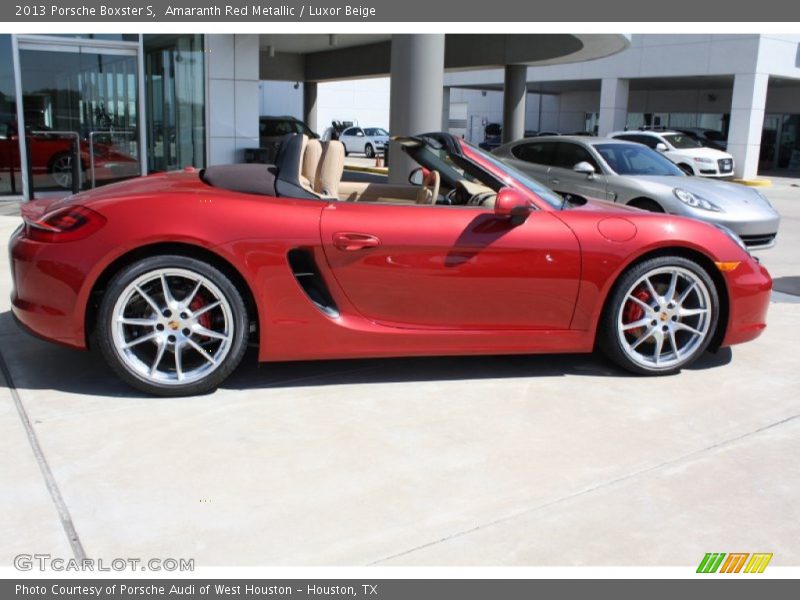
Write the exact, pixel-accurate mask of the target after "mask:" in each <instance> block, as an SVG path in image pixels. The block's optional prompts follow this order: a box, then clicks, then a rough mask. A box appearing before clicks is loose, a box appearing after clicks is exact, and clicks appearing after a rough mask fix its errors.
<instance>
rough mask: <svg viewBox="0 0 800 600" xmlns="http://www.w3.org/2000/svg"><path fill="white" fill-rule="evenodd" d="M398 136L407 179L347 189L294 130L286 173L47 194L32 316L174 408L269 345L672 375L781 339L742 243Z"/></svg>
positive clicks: (169, 178) (40, 328) (28, 286)
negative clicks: (248, 353) (583, 355)
mask: <svg viewBox="0 0 800 600" xmlns="http://www.w3.org/2000/svg"><path fill="white" fill-rule="evenodd" d="M396 143H397V144H398V145H399V146H400V147H401V148H402V150H403V151H404V152H405V153H406V154H407V155H408V157H410V158H411V159H413V160H414V161H415V162H416V163H418V165H419V168H418V169H417V170H415V171H413V172H412V173H411V175H410V177H409V183H408V184H402V185H397V184H389V183H357V182H348V181H342V172H343V163H344V149H343V148H342V145H341V143H339V142H336V141H331V142H326V143H321V142H319V141H318V140H310V141H309V140H308V139H307V138H306V137H304V136H302V135H293V136H290V137H288V138H287V139H286V140H285V141H284V142H283V144H282V146H281V149H280V151H279V153H278V156H277V158H276V160H275V164H274V165H257V164H240V165H226V166H214V167H209V168H207V169H205V170H201V171H195V170H192V169H189V170H186V171H184V172H178V173H169V174H160V175H152V176H149V177H143V178H139V179H135V180H131V181H127V182H124V183H119V184H114V185H110V186H106V187H104V188H102V189H97V190H93V191H89V192H84V193H81V194H78V195H75V196H72V197H69V198H67V199H65V200H62V201H56V202H53V201H49V202H48V201H46V200H39V201H34V202H31V203H29V204H28V205H26V206H25V207H24V209H23V217H24V225H23V226H22V227H20V229H19V230H18V231H17V232H15V233H14V235H13V237H12V239H11V242H10V250H11V260H12V273H13V276H14V284H15V287H14V292H13V298H12V301H13V312H14V314H15V316H16V318H17V319H18V321H19V322H20V323H21V324H22V325H23V326H24V327H25V328H27V329H29V330H30V331H32V332H34V333H36V334H38V335H40V336H42V337H44V338H46V339H48V340H52V341H56V342H60V343H63V344H66V345H69V346H72V347H75V348H88V347H90V346H95V347H98V348H99V349H100V350H101V351H102V353H103V355H104V356H105V358H106V359H107V360H108V362H109V364H110V365H111V366H112V367H113V369H114V370H115V371H116V372H117V373H118V374H119V376H120V377H122V378H123V379H124V380H125V381H127V382H128V383H130V384H131V385H133V386H135V387H137V388H139V389H141V390H145V391H147V392H150V393H153V394H162V395H184V394H196V393H203V392H207V391H209V390H212V389H214V388H215V387H216V386H218V385H219V384H220V383H221V382H222V381H223V380H224V379H225V378H226V377H227V376H228V375H229V374H230V373H231V372H232V371H233V370H234V369H235V368H236V366H237V364H238V363H239V362H240V361H241V359H242V356H243V354H244V352H245V348H246V346H247V345H248V342H252V343H257V344H258V346H259V351H258V357H259V359H260V360H262V361H287V360H309V359H326V358H351V357H390V356H412V355H416V356H419V355H464V354H529V353H565V352H590V351H592V350H593V349H595V348H600V349H601V350H603V351H604V352H605V353H606V354H607V355H608V356H609V357H610V358H611V359H612V360H613V361H615V362H616V363H618V364H619V365H621V366H622V367H624V368H626V369H628V370H630V371H633V372H635V373H640V374H653V375H657V374H667V373H674V372H676V371H678V370H680V369H681V368H682V367H685V366H687V365H689V364H690V363H691V362H692V361H694V360H695V359H697V358H698V356H700V355H701V354H702V353H703V352H705V351H706V350H707V349H716V348H719V347H721V346H728V345H731V344H737V343H740V342H745V341H748V340H752V339H753V338H755V337H756V336H758V335H759V334H760V333H761V331H762V330H763V329H764V327H765V318H766V312H767V306H768V304H769V295H770V289H771V285H772V282H771V279H770V277H769V274H768V273H767V271H766V270H765V269H764V268H763V267H762V266H761V265H759V264H758V262H757V261H756V260H755V259H754V258H752V257H751V256H750V255H749V254H748V252H747V250H746V249H745V247H744V245H743V244H742V243H741V240H739V239H738V238H737V237H736V236H735V235H734V234H732V233H731V232H730V231H727V230H725V229H723V228H719V227H715V226H712V225H709V224H706V223H703V222H700V221H695V220H691V219H686V218H681V217H676V216H670V215H665V214H654V213H648V212H644V211H641V210H638V209H634V208H627V207H624V206H623V207H620V206H617V205H613V204H608V203H605V202H600V201H597V202H595V201H592V200H589V201H582V202H583V203H582V204H572V203H570V202H569V201H566V200H564V199H563V198H561V197H560V196H558V195H556V194H555V193H553V192H552V191H550V190H548V189H547V188H544V187H543V186H541V185H540V184H538V183H536V182H535V181H532V180H531V179H529V178H528V177H526V176H525V175H524V174H522V173H519V172H516V171H514V170H513V169H512V168H510V167H509V166H507V165H505V164H503V163H501V162H499V161H498V160H497V159H496V158H494V157H492V156H491V155H490V154H487V153H485V152H483V151H481V150H479V149H478V148H476V147H474V146H472V145H470V144H468V143H466V142H464V141H463V140H460V139H457V138H455V137H453V136H451V135H449V134H445V133H433V134H426V135H421V136H419V137H413V138H402V139H397V140H396Z"/></svg>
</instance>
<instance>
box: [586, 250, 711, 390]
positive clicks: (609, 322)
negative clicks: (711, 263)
mask: <svg viewBox="0 0 800 600" xmlns="http://www.w3.org/2000/svg"><path fill="white" fill-rule="evenodd" d="M662 270H665V271H669V270H674V271H677V272H679V273H684V272H685V273H691V274H692V275H693V277H694V278H696V284H695V285H694V287H693V290H696V291H690V292H689V295H688V296H687V302H688V301H689V300H691V299H692V294H696V295H697V299H698V300H705V302H707V304H708V306H707V309H708V314H706V316H699V315H697V316H694V317H685V319H686V320H687V322H686V325H689V326H690V327H696V328H697V329H701V327H700V325H698V324H697V323H699V322H700V321H701V320H702V319H707V322H706V321H704V322H703V326H702V330H703V332H704V334H703V336H702V338H698V339H696V340H695V342H694V343H693V344H691V345H689V344H687V346H686V347H685V348H684V350H688V352H687V353H686V354H685V356H683V357H682V358H681V357H680V353H679V352H675V351H674V349H675V346H674V345H672V343H671V342H669V341H668V340H664V342H663V344H664V346H667V345H670V346H672V348H673V352H672V354H673V355H674V356H673V358H672V359H671V360H672V361H674V364H669V361H665V363H664V366H663V367H659V366H657V364H658V361H656V364H655V365H650V364H643V362H642V361H645V360H646V357H645V356H643V357H642V359H641V361H640V360H637V359H635V358H632V356H635V355H637V354H644V350H647V349H648V348H647V344H648V342H651V341H652V345H653V347H654V355H655V352H656V350H655V348H656V347H657V346H656V344H657V340H656V338H655V337H653V338H649V337H646V334H647V330H648V328H649V327H651V326H653V325H655V326H654V327H653V329H654V330H660V329H661V328H662V327H664V331H666V328H667V327H668V326H669V325H670V324H671V323H673V322H675V321H679V322H680V323H683V319H684V317H678V318H677V319H676V318H675V317H672V316H669V314H670V313H668V312H667V310H666V309H665V310H663V311H662V310H661V309H659V310H658V311H656V313H657V314H654V315H653V316H652V318H653V319H654V320H653V321H649V322H648V324H647V325H645V326H643V327H641V330H645V331H641V330H639V329H634V330H631V331H630V332H623V331H622V321H623V319H624V317H625V313H624V312H623V311H625V310H626V307H630V306H632V305H631V304H630V302H631V301H630V300H629V299H628V298H629V296H628V294H629V293H631V292H632V291H633V290H632V287H633V286H635V285H636V284H637V282H639V281H640V280H641V279H642V278H643V277H645V276H647V275H648V274H651V273H654V272H655V273H657V275H655V276H653V277H655V278H658V277H663V278H669V277H670V275H668V274H663V275H662V274H660V273H659V272H660V271H662ZM690 282H691V278H690V277H688V276H687V279H686V282H685V285H686V287H692V286H689V283H690ZM658 285H659V281H658V279H656V284H655V285H654V287H656V291H657V292H658V293H664V291H663V288H661V290H662V291H660V292H659V288H658ZM703 286H704V287H705V290H706V291H707V298H704V293H703V291H702V287H703ZM683 289H685V288H683ZM665 296H666V294H665ZM674 296H675V294H673V298H674ZM653 304H656V305H658V304H659V302H655V301H653ZM701 304H702V303H701V302H698V306H700V305H701ZM662 306H669V304H668V303H667V302H666V301H665V302H664V304H663V305H662ZM634 308H635V307H634ZM670 310H672V309H670ZM688 310H689V311H691V310H695V311H697V310H702V308H691V307H690V308H689V309H688ZM640 312H641V313H642V315H641V316H640V317H634V318H638V319H641V320H645V321H648V320H649V318H651V317H650V316H649V315H648V314H646V313H644V311H641V310H640ZM664 315H667V316H666V317H665V316H664ZM691 319H697V321H691ZM718 319H719V293H718V291H717V288H716V285H715V284H714V281H713V280H712V279H711V277H710V275H709V274H708V272H707V271H706V270H705V269H704V268H703V267H702V266H701V265H699V264H698V263H696V262H694V261H692V260H689V259H687V258H684V257H681V256H659V257H656V258H652V259H649V260H645V261H643V262H641V263H638V264H636V265H634V266H633V267H631V268H630V269H628V270H627V271H625V272H624V273H623V274H622V275H621V276H620V278H619V280H617V282H616V283H615V284H614V287H613V288H612V290H611V292H610V294H609V297H608V299H607V301H606V305H605V308H604V311H603V314H602V316H601V318H600V323H599V327H598V332H597V346H598V348H599V349H600V350H601V351H602V352H603V353H604V354H605V355H606V356H607V357H608V358H609V359H611V360H612V361H613V362H615V363H616V364H618V365H619V366H621V367H622V368H623V369H626V370H628V371H630V372H632V373H636V374H638V375H672V374H674V373H677V372H679V371H680V370H681V369H682V368H684V367H687V366H689V365H691V364H692V363H693V362H694V361H695V360H697V359H698V358H699V357H700V356H701V355H702V354H703V353H704V352H705V350H706V349H707V348H708V344H709V343H710V342H711V340H712V338H713V337H714V333H715V331H716V328H717V322H718ZM630 324H632V323H627V325H630ZM628 335H630V336H631V337H634V338H637V339H636V341H635V342H634V344H635V343H636V342H638V343H639V344H640V346H639V347H641V348H642V349H643V352H642V353H639V352H637V351H635V349H634V350H631V349H630V347H631V345H633V344H631V343H629V342H628V341H624V340H627V339H628V338H627V337H626V336H628ZM654 335H661V336H662V337H666V335H667V334H664V333H661V332H659V331H655V332H654ZM669 335H672V333H670V334H669ZM639 337H641V338H643V339H644V342H640V341H639V339H638V338H639ZM675 338H678V339H679V340H680V339H681V338H685V339H690V338H694V334H691V333H688V332H685V331H681V333H676V334H675ZM675 338H673V339H675ZM678 345H680V341H678ZM659 356H661V355H660V354H659ZM667 357H669V355H667Z"/></svg>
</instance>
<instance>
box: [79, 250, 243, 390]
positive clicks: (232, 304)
mask: <svg viewBox="0 0 800 600" xmlns="http://www.w3.org/2000/svg"><path fill="white" fill-rule="evenodd" d="M160 269H180V270H183V271H189V272H191V273H192V274H197V275H199V276H201V277H204V278H205V279H207V280H208V281H210V282H211V283H212V284H213V285H214V286H216V288H217V290H218V291H219V292H221V295H222V298H223V299H224V301H226V302H227V305H226V307H227V308H229V313H228V314H229V315H230V319H229V320H230V328H231V329H232V331H231V332H230V333H229V336H230V342H229V345H228V346H227V353H226V354H225V355H224V358H221V360H220V361H219V364H218V365H216V366H215V367H214V369H213V370H211V371H210V372H209V373H208V374H207V375H205V376H203V377H202V378H201V379H199V380H197V381H193V382H191V383H186V384H181V383H168V384H165V383H159V382H157V381H153V380H151V379H149V378H148V377H146V376H145V375H143V374H141V373H137V372H136V371H135V370H134V369H133V368H132V367H130V366H129V365H128V364H126V362H125V360H124V359H123V358H122V356H121V350H120V351H118V350H117V346H116V344H115V341H114V334H113V330H112V328H113V327H114V319H115V315H114V311H115V306H116V304H117V301H118V300H119V299H120V296H121V295H122V294H123V293H124V291H125V290H126V289H129V288H130V286H131V284H132V283H133V282H134V281H136V280H137V279H140V278H142V277H143V276H147V275H148V274H151V273H156V272H158V270H160ZM187 302H188V301H187ZM153 314H155V313H153ZM181 316H183V315H181ZM159 318H160V315H159ZM162 329H163V326H162ZM95 331H96V343H97V345H98V346H99V347H100V350H101V352H102V354H103V357H104V358H105V360H106V362H108V364H109V366H110V367H111V368H112V369H113V370H114V372H115V373H116V374H117V375H118V376H119V377H120V378H121V379H122V380H123V381H125V382H126V383H127V384H128V385H130V386H131V387H134V388H136V389H138V390H141V391H143V392H146V393H148V394H153V395H156V396H190V395H197V394H205V393H208V392H211V391H213V390H215V389H216V388H217V387H218V386H219V385H220V384H221V383H222V382H223V381H224V380H225V379H226V378H227V377H228V376H229V375H230V374H231V373H232V372H233V371H234V370H235V369H236V367H237V366H238V365H239V363H240V362H241V360H242V357H243V356H244V353H245V351H246V349H247V341H248V335H249V320H248V314H247V308H246V307H245V303H244V300H243V299H242V295H241V294H240V293H239V291H238V290H237V289H236V287H235V286H234V285H233V283H231V281H230V279H228V277H227V276H226V275H224V274H223V273H222V272H221V271H219V270H218V269H216V268H215V267H213V266H211V265H209V264H208V263H205V262H203V261H200V260H197V259H194V258H189V257H186V256H178V255H162V256H153V257H149V258H144V259H142V260H139V261H137V262H135V263H133V264H131V265H128V266H127V267H125V268H124V269H122V270H121V271H120V272H118V273H117V274H116V275H114V277H113V278H112V279H111V281H110V282H109V284H108V287H107V288H106V290H105V292H104V294H103V297H102V300H101V302H100V308H99V311H98V317H97V327H96V328H95ZM184 331H187V330H184ZM167 333H169V332H168V331H167ZM176 333H177V332H176ZM171 339H172V338H171ZM141 346H143V347H144V346H145V344H141ZM174 354H175V352H174V351H173V355H174ZM175 360H176V361H177V358H176V359H175ZM182 360H184V359H182ZM200 362H201V363H202V360H201V361H200ZM157 364H158V362H157ZM176 370H177V366H176Z"/></svg>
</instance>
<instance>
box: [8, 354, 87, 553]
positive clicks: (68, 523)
mask: <svg viewBox="0 0 800 600" xmlns="http://www.w3.org/2000/svg"><path fill="white" fill-rule="evenodd" d="M0 374H2V376H3V379H5V382H6V385H7V386H8V390H9V392H10V393H11V398H12V400H13V401H14V405H15V406H16V409H17V413H18V414H19V418H20V421H22V426H23V427H24V428H25V434H26V435H27V437H28V443H29V444H30V446H31V450H32V451H33V455H34V457H35V458H36V463H37V464H38V465H39V470H40V471H41V473H42V477H43V478H44V482H45V485H46V486H47V491H48V492H49V493H50V498H51V499H52V501H53V504H54V505H55V508H56V511H57V512H58V518H59V520H60V521H61V526H62V527H63V528H64V533H65V534H66V535H67V540H69V545H70V546H71V547H72V554H73V556H74V557H75V558H76V559H77V560H79V561H83V560H84V559H85V558H86V552H85V551H84V549H83V544H81V540H80V538H79V537H78V532H77V530H76V529H75V524H74V523H73V521H72V516H71V515H70V512H69V508H68V507H67V504H66V502H64V497H63V496H62V495H61V490H60V489H59V488H58V483H57V482H56V480H55V477H53V472H52V471H51V470H50V465H49V464H48V462H47V458H46V457H45V455H44V451H43V450H42V446H41V444H39V439H38V438H37V436H36V432H35V431H34V429H33V425H32V424H31V420H30V417H29V416H28V412H27V411H26V410H25V407H24V406H23V404H22V398H20V395H19V392H18V391H17V388H16V386H15V385H14V380H13V379H12V378H11V372H10V371H9V370H8V365H7V364H6V361H5V358H4V357H3V353H2V352H0Z"/></svg>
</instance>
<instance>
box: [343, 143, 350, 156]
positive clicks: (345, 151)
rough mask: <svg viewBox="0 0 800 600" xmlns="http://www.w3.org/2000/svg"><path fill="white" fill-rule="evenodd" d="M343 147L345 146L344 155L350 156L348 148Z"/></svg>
mask: <svg viewBox="0 0 800 600" xmlns="http://www.w3.org/2000/svg"><path fill="white" fill-rule="evenodd" d="M342 145H343V146H344V155H345V156H350V152H349V151H348V150H347V146H345V145H344V144H342Z"/></svg>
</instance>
